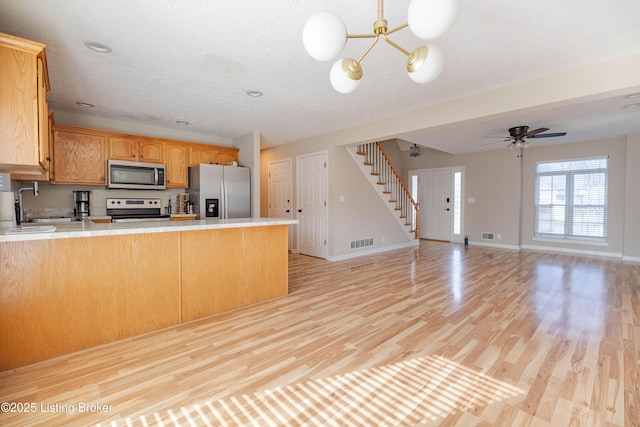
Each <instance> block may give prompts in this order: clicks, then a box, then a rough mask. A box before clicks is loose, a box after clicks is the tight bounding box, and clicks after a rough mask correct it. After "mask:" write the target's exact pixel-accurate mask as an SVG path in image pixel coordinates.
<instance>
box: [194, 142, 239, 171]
mask: <svg viewBox="0 0 640 427" xmlns="http://www.w3.org/2000/svg"><path fill="white" fill-rule="evenodd" d="M233 161H236V162H237V161H238V149H237V148H231V147H229V148H227V147H217V146H213V145H204V144H192V145H191V146H190V147H189V166H196V165H199V164H200V163H209V164H214V165H226V164H227V163H229V162H233Z"/></svg>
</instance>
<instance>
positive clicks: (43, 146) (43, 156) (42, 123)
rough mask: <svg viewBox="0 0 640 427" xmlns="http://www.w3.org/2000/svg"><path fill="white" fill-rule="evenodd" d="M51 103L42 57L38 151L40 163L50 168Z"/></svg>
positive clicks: (39, 75) (39, 83)
mask: <svg viewBox="0 0 640 427" xmlns="http://www.w3.org/2000/svg"><path fill="white" fill-rule="evenodd" d="M49 125H50V123H49V104H48V102H47V81H46V79H45V73H44V65H43V63H42V59H40V58H38V151H39V154H40V156H39V159H38V160H39V161H40V165H41V166H42V168H43V169H44V170H45V171H48V170H49V161H50V160H51V157H50V156H51V153H50V152H49V134H50V127H49Z"/></svg>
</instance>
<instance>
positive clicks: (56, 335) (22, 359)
mask: <svg viewBox="0 0 640 427" xmlns="http://www.w3.org/2000/svg"><path fill="white" fill-rule="evenodd" d="M195 227H198V226H195ZM132 231H134V230H128V231H127V232H126V233H125V234H118V235H95V236H90V235H87V234H91V233H92V232H91V231H90V230H86V231H82V233H83V234H85V236H83V237H77V238H75V237H69V238H60V239H52V238H48V237H47V236H40V237H41V238H36V239H28V240H17V241H7V239H5V240H4V241H2V240H1V239H0V260H2V268H0V295H2V298H0V371H6V370H8V369H13V368H16V367H18V366H24V365H27V364H30V363H35V362H39V361H42V360H45V359H49V358H52V357H56V356H60V355H63V354H68V353H70V352H74V351H80V350H83V349H86V348H89V347H93V346H97V345H102V344H106V343H109V342H112V341H115V340H119V339H123V338H127V337H132V336H136V335H139V334H142V333H145V332H150V331H155V330H158V329H161V328H165V327H168V326H171V325H177V324H179V323H185V322H190V321H193V320H195V319H200V318H203V317H207V316H211V315H213V314H216V313H220V312H223V311H227V310H232V309H234V308H238V307H243V306H246V305H248V304H253V303H256V302H259V301H264V300H267V299H271V298H277V297H280V296H284V295H287V293H288V289H289V287H288V250H287V240H288V239H287V233H288V230H287V225H282V224H278V225H268V226H249V227H245V226H240V227H238V228H215V229H204V230H203V229H196V228H194V229H189V228H188V226H185V228H183V229H182V230H181V231H165V232H162V231H160V232H151V233H141V234H136V233H135V232H133V233H132ZM0 237H1V236H0ZM52 254H53V255H55V256H52Z"/></svg>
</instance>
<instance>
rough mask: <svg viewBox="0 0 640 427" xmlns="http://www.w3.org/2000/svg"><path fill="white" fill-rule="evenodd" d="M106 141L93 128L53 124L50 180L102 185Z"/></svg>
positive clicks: (60, 182) (104, 173)
mask: <svg viewBox="0 0 640 427" xmlns="http://www.w3.org/2000/svg"><path fill="white" fill-rule="evenodd" d="M106 139H107V137H106V136H105V135H104V134H103V133H101V132H99V131H94V130H93V129H83V128H76V127H71V126H60V125H54V127H53V168H52V172H51V175H52V176H51V181H52V182H53V183H56V184H86V185H106V183H107V181H106V177H107V173H106V168H107V160H106V153H107V150H106V144H107V141H106Z"/></svg>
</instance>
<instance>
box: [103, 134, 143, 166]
mask: <svg viewBox="0 0 640 427" xmlns="http://www.w3.org/2000/svg"><path fill="white" fill-rule="evenodd" d="M136 145H137V144H136V140H135V139H132V138H122V137H117V136H110V137H109V158H110V159H113V160H132V161H135V160H136Z"/></svg>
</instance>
